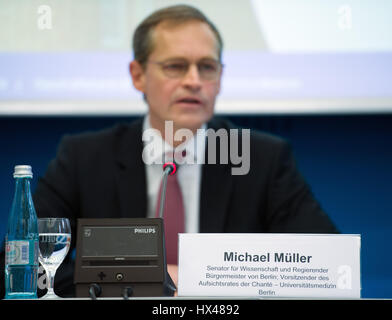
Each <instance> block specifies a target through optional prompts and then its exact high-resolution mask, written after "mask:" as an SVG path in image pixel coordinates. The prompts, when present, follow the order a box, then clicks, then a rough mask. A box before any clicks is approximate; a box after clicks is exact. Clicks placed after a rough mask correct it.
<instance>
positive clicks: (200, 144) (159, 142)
mask: <svg viewBox="0 0 392 320" xmlns="http://www.w3.org/2000/svg"><path fill="white" fill-rule="evenodd" d="M148 129H153V128H152V127H151V124H150V116H149V114H146V116H145V117H144V121H143V132H144V131H145V130H148ZM200 129H202V130H200ZM200 129H198V130H197V133H196V135H193V136H192V137H191V138H190V139H188V141H187V142H186V143H185V144H181V145H180V146H178V147H177V148H173V146H171V145H170V144H169V143H167V142H166V141H165V140H164V139H162V136H161V134H160V132H159V131H158V130H157V129H153V130H151V131H150V132H149V137H150V139H151V140H149V141H144V146H146V145H147V143H148V144H149V150H153V152H146V153H145V154H144V155H143V156H145V157H146V158H145V160H147V162H148V163H161V162H159V161H162V159H163V155H164V154H170V153H171V154H172V153H173V151H175V152H176V153H178V152H182V151H183V150H185V151H186V159H193V163H194V164H196V163H198V162H197V160H198V159H199V160H200V162H201V163H202V162H203V161H202V160H201V159H203V157H204V152H205V137H206V134H205V133H206V129H207V125H206V124H205V123H203V125H202V126H201V127H200Z"/></svg>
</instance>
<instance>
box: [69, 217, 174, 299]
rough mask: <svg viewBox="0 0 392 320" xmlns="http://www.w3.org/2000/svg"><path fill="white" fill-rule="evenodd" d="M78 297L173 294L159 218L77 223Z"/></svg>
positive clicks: (80, 220)
mask: <svg viewBox="0 0 392 320" xmlns="http://www.w3.org/2000/svg"><path fill="white" fill-rule="evenodd" d="M74 283H75V285H76V296H77V297H94V298H95V296H96V295H100V297H124V298H128V296H130V295H131V296H134V297H153V296H156V297H159V296H173V294H174V291H175V289H176V288H175V286H174V283H173V281H172V280H171V278H170V276H169V274H168V273H167V268H166V255H165V244H164V229H163V220H162V219H161V218H140V219H133V218H124V219H78V226H77V242H76V263H75V276H74Z"/></svg>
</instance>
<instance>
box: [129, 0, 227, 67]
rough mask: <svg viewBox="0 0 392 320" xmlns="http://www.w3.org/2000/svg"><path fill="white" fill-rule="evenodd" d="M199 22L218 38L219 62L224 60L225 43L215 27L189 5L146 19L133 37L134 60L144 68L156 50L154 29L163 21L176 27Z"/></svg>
mask: <svg viewBox="0 0 392 320" xmlns="http://www.w3.org/2000/svg"><path fill="white" fill-rule="evenodd" d="M192 20H197V21H201V22H204V23H206V24H207V25H208V26H209V27H210V28H211V30H212V31H213V33H214V34H215V36H216V40H217V45H218V48H217V49H218V56H219V60H221V58H222V49H223V41H222V37H221V36H220V34H219V31H218V29H217V28H216V27H215V25H214V24H213V23H212V22H211V21H210V20H209V19H208V18H207V17H206V16H205V15H204V13H202V12H201V11H200V10H198V9H196V8H194V7H192V6H189V5H175V6H170V7H166V8H163V9H160V10H158V11H155V12H153V13H152V14H151V15H149V16H148V17H147V18H145V19H144V20H143V21H142V22H141V23H140V24H139V26H138V27H137V28H136V30H135V33H134V35H133V53H134V58H135V60H136V61H138V62H139V63H140V64H141V65H142V66H145V63H146V62H147V60H148V57H149V56H150V54H151V52H152V51H153V49H154V43H153V40H152V38H153V37H152V34H153V31H154V28H155V27H156V26H157V25H158V24H160V23H161V22H163V21H168V22H170V23H172V24H174V25H180V24H182V23H185V22H188V21H192Z"/></svg>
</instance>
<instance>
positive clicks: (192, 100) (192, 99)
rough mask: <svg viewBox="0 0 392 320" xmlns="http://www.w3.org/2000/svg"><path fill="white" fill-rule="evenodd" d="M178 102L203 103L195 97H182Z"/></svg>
mask: <svg viewBox="0 0 392 320" xmlns="http://www.w3.org/2000/svg"><path fill="white" fill-rule="evenodd" d="M176 102H177V103H186V104H201V100H200V99H197V98H193V97H186V98H181V99H178V100H177V101H176Z"/></svg>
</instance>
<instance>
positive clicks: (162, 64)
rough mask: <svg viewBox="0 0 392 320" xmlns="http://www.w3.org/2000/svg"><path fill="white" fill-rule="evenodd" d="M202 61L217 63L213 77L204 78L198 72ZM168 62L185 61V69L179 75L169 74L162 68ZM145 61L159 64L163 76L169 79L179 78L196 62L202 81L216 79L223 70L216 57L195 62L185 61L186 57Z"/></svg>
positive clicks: (222, 65)
mask: <svg viewBox="0 0 392 320" xmlns="http://www.w3.org/2000/svg"><path fill="white" fill-rule="evenodd" d="M203 61H204V62H207V61H209V62H214V63H216V65H217V71H216V74H215V75H214V77H212V78H208V77H207V78H206V77H205V76H204V77H203V75H202V73H201V72H200V67H199V64H200V63H201V62H203ZM170 62H172V63H173V64H174V63H175V62H179V63H180V62H181V63H185V64H186V68H185V70H184V71H183V72H181V75H180V74H179V75H173V74H170V73H168V70H167V69H165V68H164V66H165V64H168V63H170ZM147 63H152V64H155V65H158V66H160V67H161V70H162V72H163V74H164V75H165V76H167V77H168V78H171V79H180V78H183V77H184V76H185V75H186V74H187V73H188V72H189V68H190V66H191V65H192V64H196V67H197V72H198V74H199V77H200V79H202V80H204V81H215V80H217V79H218V77H219V74H220V72H221V71H222V70H223V67H224V66H225V65H224V64H223V63H222V62H221V61H219V60H217V59H211V58H207V59H200V60H199V61H197V62H189V61H187V60H186V59H167V60H164V61H154V60H148V61H147Z"/></svg>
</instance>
